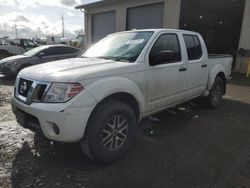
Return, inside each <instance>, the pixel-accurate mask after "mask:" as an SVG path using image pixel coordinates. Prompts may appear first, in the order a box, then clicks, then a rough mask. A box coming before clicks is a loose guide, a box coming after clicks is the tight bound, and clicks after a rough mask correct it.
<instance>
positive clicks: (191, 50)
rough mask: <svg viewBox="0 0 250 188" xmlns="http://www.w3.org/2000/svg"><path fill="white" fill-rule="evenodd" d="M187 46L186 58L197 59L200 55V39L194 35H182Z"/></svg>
mask: <svg viewBox="0 0 250 188" xmlns="http://www.w3.org/2000/svg"><path fill="white" fill-rule="evenodd" d="M183 38H184V41H185V45H186V48H187V54H188V60H197V59H200V58H201V56H202V49H201V44H200V40H199V38H198V37H197V36H195V35H183Z"/></svg>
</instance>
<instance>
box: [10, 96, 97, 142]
mask: <svg viewBox="0 0 250 188" xmlns="http://www.w3.org/2000/svg"><path fill="white" fill-rule="evenodd" d="M73 99H74V101H69V102H67V103H56V104H48V103H32V104H30V105H27V104H25V103H23V102H21V101H19V100H17V99H16V98H15V97H14V96H12V101H11V104H12V111H13V113H14V114H15V115H16V117H17V120H18V123H19V124H21V125H22V126H23V127H25V128H28V129H30V130H32V131H42V133H43V134H44V135H45V137H47V138H48V139H51V140H55V141H59V142H78V141H80V140H81V139H82V137H83V135H84V131H85V128H86V125H87V121H88V119H89V116H90V114H91V112H92V110H93V109H94V106H95V102H94V100H93V99H92V97H91V96H90V95H89V94H88V93H87V92H86V91H83V92H82V93H81V95H80V96H76V97H75V98H73ZM55 125H56V126H57V128H58V129H59V132H58V131H56V130H55Z"/></svg>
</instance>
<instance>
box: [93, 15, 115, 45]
mask: <svg viewBox="0 0 250 188" xmlns="http://www.w3.org/2000/svg"><path fill="white" fill-rule="evenodd" d="M115 30H116V29H115V11H110V12H103V13H97V14H93V15H92V43H94V42H97V41H98V40H100V39H102V38H103V37H105V36H107V35H108V34H110V33H114V32H115Z"/></svg>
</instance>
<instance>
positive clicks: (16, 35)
mask: <svg viewBox="0 0 250 188" xmlns="http://www.w3.org/2000/svg"><path fill="white" fill-rule="evenodd" d="M15 33H16V38H17V26H16V24H15Z"/></svg>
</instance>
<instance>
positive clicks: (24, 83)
mask: <svg viewBox="0 0 250 188" xmlns="http://www.w3.org/2000/svg"><path fill="white" fill-rule="evenodd" d="M26 90H27V83H26V82H23V83H22V85H21V86H20V93H21V94H24V93H25V91H26Z"/></svg>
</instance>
